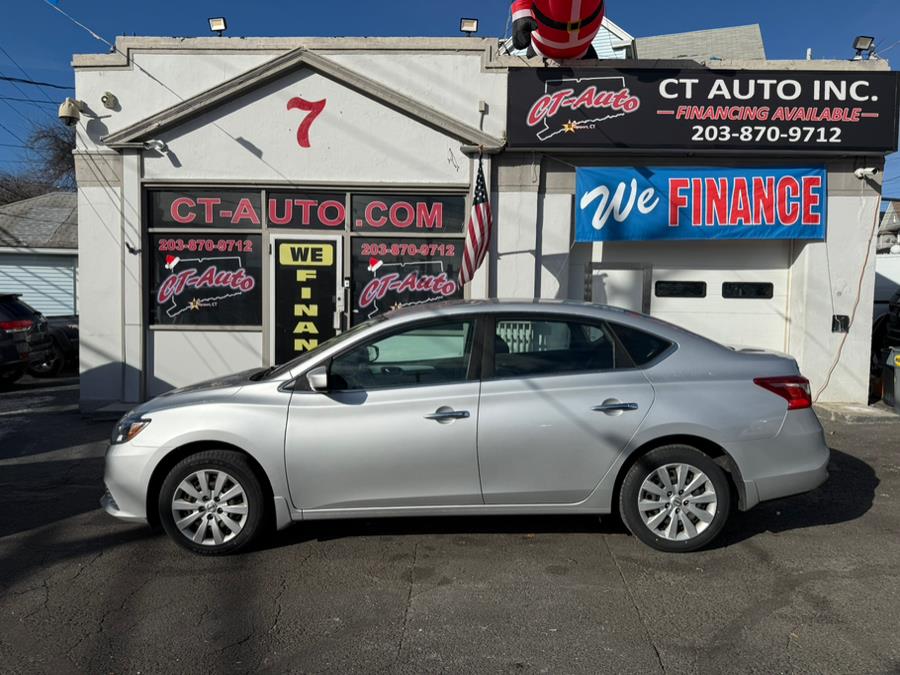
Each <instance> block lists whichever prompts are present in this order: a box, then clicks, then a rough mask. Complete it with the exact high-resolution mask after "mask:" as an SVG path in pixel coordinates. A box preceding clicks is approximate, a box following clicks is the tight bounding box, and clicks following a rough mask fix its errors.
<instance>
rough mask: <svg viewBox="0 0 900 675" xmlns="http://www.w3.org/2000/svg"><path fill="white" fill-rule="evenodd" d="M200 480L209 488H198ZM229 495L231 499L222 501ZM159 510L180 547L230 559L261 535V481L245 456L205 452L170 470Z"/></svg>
mask: <svg viewBox="0 0 900 675" xmlns="http://www.w3.org/2000/svg"><path fill="white" fill-rule="evenodd" d="M201 476H203V477H205V479H206V483H207V484H206V487H205V489H203V488H202V487H201V486H200V482H199V481H200V479H201ZM220 477H221V479H220ZM218 479H220V480H221V481H222V483H221V484H219V482H218ZM217 487H218V488H219V491H218V492H216V488H217ZM235 488H236V489H237V492H235ZM229 493H232V494H233V496H232V497H229V498H228V499H227V500H223V499H222V497H223V496H226V497H227V496H228V494H229ZM198 497H200V498H199V499H198ZM175 500H177V502H176V501H175ZM214 500H217V501H214ZM195 505H196V506H195ZM176 506H182V507H184V508H181V509H178V508H176ZM211 507H213V508H215V512H213V511H212V510H211ZM158 508H159V520H160V523H162V526H163V529H164V530H165V531H166V534H168V535H169V536H170V537H171V538H172V539H173V540H174V541H175V543H177V544H178V545H179V546H183V547H184V548H186V549H188V550H189V551H191V552H193V553H197V554H200V555H226V554H228V553H234V552H235V551H238V550H239V549H242V548H244V547H245V546H247V545H248V544H250V542H252V541H253V540H254V539H255V538H256V536H257V535H258V534H259V532H260V531H261V530H262V524H263V516H264V511H265V503H264V498H263V490H262V486H261V485H260V482H259V479H258V478H257V477H256V475H255V474H254V472H253V469H252V468H251V466H250V463H249V462H248V461H247V458H246V457H245V456H244V455H243V454H241V453H239V452H236V451H234V450H206V451H203V452H198V453H197V454H194V455H190V456H189V457H186V458H185V459H183V460H181V461H180V462H178V464H176V465H175V466H174V467H173V468H172V470H171V471H169V473H168V475H167V476H166V478H165V480H164V481H163V484H162V488H161V489H160V491H159V499H158ZM176 513H177V519H176ZM188 518H192V519H191V520H189V521H188V520H187V519H188ZM220 539H221V541H219V540H220Z"/></svg>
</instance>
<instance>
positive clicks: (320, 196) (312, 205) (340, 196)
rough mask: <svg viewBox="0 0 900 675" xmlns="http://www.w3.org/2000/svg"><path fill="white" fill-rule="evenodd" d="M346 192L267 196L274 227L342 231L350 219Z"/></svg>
mask: <svg viewBox="0 0 900 675" xmlns="http://www.w3.org/2000/svg"><path fill="white" fill-rule="evenodd" d="M344 197H345V195H344V193H343V192H274V191H270V192H268V194H267V195H266V217H267V218H266V223H267V224H268V226H269V227H270V228H278V227H285V228H298V229H304V230H330V231H341V230H343V229H344V223H345V221H346V220H347V208H346V207H345V205H344Z"/></svg>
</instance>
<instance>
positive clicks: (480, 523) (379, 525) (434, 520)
mask: <svg viewBox="0 0 900 675" xmlns="http://www.w3.org/2000/svg"><path fill="white" fill-rule="evenodd" d="M625 531H626V530H625V528H624V526H623V525H622V524H621V521H619V519H618V517H616V516H603V517H602V520H601V518H600V517H598V516H595V515H560V516H553V515H545V516H416V517H408V518H358V519H357V518H352V519H346V520H311V521H306V522H298V523H295V524H294V525H293V526H291V527H289V528H286V529H284V530H282V531H281V532H274V533H272V534H270V536H268V537H266V538H265V539H264V540H263V541H261V542H260V544H259V546H258V547H257V548H258V549H272V548H282V547H284V546H294V545H296V544H302V543H304V542H308V541H334V540H337V539H347V538H354V537H404V536H408V535H423V534H429V535H478V534H512V535H522V536H528V535H536V534H581V533H597V534H603V533H612V532H617V533H622V532H625Z"/></svg>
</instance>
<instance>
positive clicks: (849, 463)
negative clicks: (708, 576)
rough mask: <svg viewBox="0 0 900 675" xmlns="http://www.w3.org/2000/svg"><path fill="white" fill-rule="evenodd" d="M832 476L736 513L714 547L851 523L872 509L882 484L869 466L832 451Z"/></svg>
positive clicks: (843, 453) (838, 451)
mask: <svg viewBox="0 0 900 675" xmlns="http://www.w3.org/2000/svg"><path fill="white" fill-rule="evenodd" d="M828 474H829V476H828V480H827V481H825V483H824V484H822V485H821V486H819V487H818V488H816V489H815V490H812V491H811V492H806V493H804V494H800V495H793V496H791V497H785V498H783V499H776V500H773V501H769V502H762V503H760V504H758V505H757V506H755V507H754V508H752V509H750V510H749V511H736V512H734V513H733V514H732V517H731V519H730V520H729V522H728V524H727V525H726V526H725V530H724V531H723V532H722V534H721V535H720V536H719V537H718V539H716V540H715V541H714V542H713V543H712V544H711V546H710V548H723V547H727V546H731V545H733V544H737V543H740V542H742V541H744V540H746V539H750V538H752V537H755V536H756V535H758V534H762V533H763V532H772V533H775V534H780V533H782V532H788V531H790V530H799V529H803V528H807V527H821V526H823V525H836V524H838V523H847V522H850V521H853V520H856V519H857V518H860V517H861V516H863V515H864V514H865V513H866V512H867V511H868V510H869V509H871V508H872V504H873V502H874V501H875V489H876V488H877V487H878V485H879V483H880V481H879V479H878V475H877V474H876V473H875V469H873V468H872V467H871V466H870V465H869V464H868V463H866V462H864V461H863V460H861V459H859V458H858V457H854V456H852V455H848V454H847V453H845V452H841V451H840V450H834V449H832V450H831V460H830V461H829V462H828Z"/></svg>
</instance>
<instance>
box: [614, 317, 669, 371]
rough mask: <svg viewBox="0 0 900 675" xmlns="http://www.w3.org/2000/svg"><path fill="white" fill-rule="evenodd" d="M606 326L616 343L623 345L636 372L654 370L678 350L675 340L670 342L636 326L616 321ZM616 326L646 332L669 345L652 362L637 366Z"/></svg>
mask: <svg viewBox="0 0 900 675" xmlns="http://www.w3.org/2000/svg"><path fill="white" fill-rule="evenodd" d="M606 324H607V326H609V332H610V333H611V334H612V335H613V337H614V338H615V340H616V343H617V344H621V345H622V350H623V351H624V352H625V354H627V355H628V360H629V361H631V363H632V368H633V369H634V370H648V369H649V368H652V367H653V366H655V365H656V364H657V363H660V362H661V361H664V360H666V359H667V358H669V356H670V355H672V354H673V353H674V352H675V351H677V350H678V343H677V342H675V341H673V340H670V339H669V338H664V337H662V336H660V335H657V334H656V333H652V332H650V331H648V330H644V329H643V328H637V327H635V326H628V324H622V323H617V322H615V321H607V322H606ZM616 326H626V327H628V328H632V329H634V330H636V331H642V332H644V333H647V334H649V335H652V336H653V337H655V338H657V339H658V340H661V341H663V342H666V343H667V346H666V348H665V349H663V350H662V351H661V352H660V353H659V354H657V355H656V356H654V357H653V358H652V359H650V360H649V361H647V362H646V363H642V364H641V365H637V363H636V362H635V360H634V357H633V356H632V355H631V352H630V351H629V350H628V348H627V347H625V343H623V342H622V340H621V338H620V337H619V333H618V331H616V329H615V327H616Z"/></svg>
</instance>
